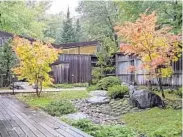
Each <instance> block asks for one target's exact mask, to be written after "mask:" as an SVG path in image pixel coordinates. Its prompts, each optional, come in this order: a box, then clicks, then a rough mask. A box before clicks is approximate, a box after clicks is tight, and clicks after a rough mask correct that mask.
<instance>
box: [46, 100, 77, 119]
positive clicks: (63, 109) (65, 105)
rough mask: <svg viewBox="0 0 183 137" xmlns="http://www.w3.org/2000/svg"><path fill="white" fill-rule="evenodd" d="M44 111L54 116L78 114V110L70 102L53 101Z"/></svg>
mask: <svg viewBox="0 0 183 137" xmlns="http://www.w3.org/2000/svg"><path fill="white" fill-rule="evenodd" d="M43 110H44V111H46V112H47V113H48V114H50V115H52V116H61V115H63V114H69V113H74V112H76V108H75V107H74V105H73V104H72V103H71V102H70V101H68V100H58V101H52V102H50V103H49V104H48V105H46V106H45V107H43Z"/></svg>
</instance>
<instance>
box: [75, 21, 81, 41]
mask: <svg viewBox="0 0 183 137" xmlns="http://www.w3.org/2000/svg"><path fill="white" fill-rule="evenodd" d="M80 33H81V26H80V22H79V19H77V21H76V42H79V41H80Z"/></svg>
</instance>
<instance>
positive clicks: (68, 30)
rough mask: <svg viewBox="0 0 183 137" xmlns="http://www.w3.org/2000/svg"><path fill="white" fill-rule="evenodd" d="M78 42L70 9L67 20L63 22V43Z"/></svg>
mask: <svg viewBox="0 0 183 137" xmlns="http://www.w3.org/2000/svg"><path fill="white" fill-rule="evenodd" d="M71 42H76V37H75V30H74V28H73V26H72V18H71V17H70V11H69V8H68V11H67V18H66V20H65V21H64V22H63V31H62V43H71Z"/></svg>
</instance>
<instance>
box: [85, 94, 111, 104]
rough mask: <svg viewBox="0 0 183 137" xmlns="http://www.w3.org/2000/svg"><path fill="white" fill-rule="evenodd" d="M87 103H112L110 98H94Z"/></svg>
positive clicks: (87, 100)
mask: <svg viewBox="0 0 183 137" xmlns="http://www.w3.org/2000/svg"><path fill="white" fill-rule="evenodd" d="M86 102H87V103H91V104H106V103H109V102H110V99H109V98H108V97H102V96H93V97H90V98H88V99H86Z"/></svg>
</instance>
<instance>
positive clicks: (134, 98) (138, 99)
mask: <svg viewBox="0 0 183 137" xmlns="http://www.w3.org/2000/svg"><path fill="white" fill-rule="evenodd" d="M129 103H130V105H132V106H134V107H138V108H141V109H145V108H151V107H155V106H164V103H163V101H162V100H161V98H160V97H159V96H158V95H156V94H155V93H153V92H150V91H149V90H146V89H142V90H134V89H133V91H131V93H130V100H129Z"/></svg>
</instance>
